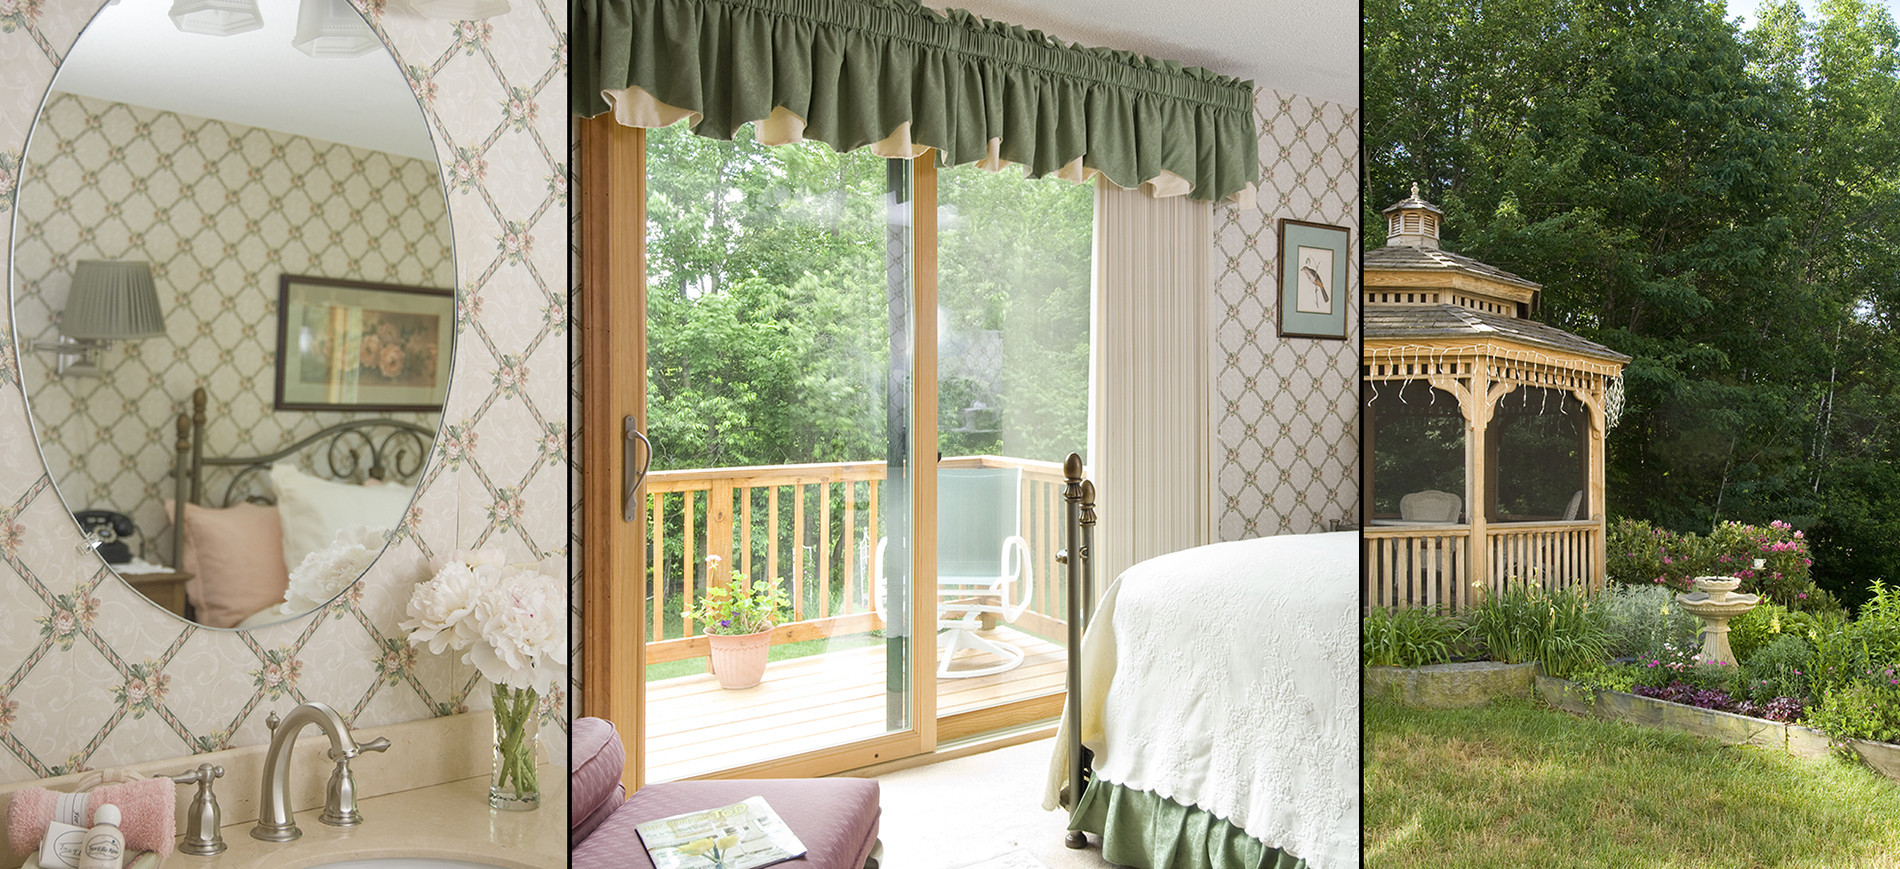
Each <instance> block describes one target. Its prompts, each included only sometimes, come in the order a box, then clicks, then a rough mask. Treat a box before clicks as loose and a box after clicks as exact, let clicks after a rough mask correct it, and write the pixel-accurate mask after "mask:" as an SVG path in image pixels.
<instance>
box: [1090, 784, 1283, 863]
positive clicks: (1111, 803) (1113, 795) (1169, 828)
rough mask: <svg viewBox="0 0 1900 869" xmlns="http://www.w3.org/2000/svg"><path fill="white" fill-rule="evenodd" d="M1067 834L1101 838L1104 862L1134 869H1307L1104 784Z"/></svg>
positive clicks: (1195, 817)
mask: <svg viewBox="0 0 1900 869" xmlns="http://www.w3.org/2000/svg"><path fill="white" fill-rule="evenodd" d="M1069 829H1071V830H1082V831H1084V832H1088V833H1094V834H1095V835H1097V836H1100V837H1101V839H1102V857H1103V858H1104V859H1107V860H1109V861H1110V862H1113V863H1116V864H1118V865H1122V866H1132V867H1135V869H1306V861H1305V860H1300V859H1298V858H1295V857H1294V856H1293V855H1291V854H1288V853H1286V852H1285V851H1282V850H1280V849H1278V848H1269V847H1267V845H1266V844H1265V843H1263V842H1261V841H1260V840H1259V839H1256V838H1254V837H1252V836H1249V835H1247V834H1246V833H1245V832H1243V831H1242V830H1241V829H1240V828H1239V827H1236V826H1234V825H1233V824H1230V823H1228V822H1226V821H1223V820H1221V819H1220V818H1217V817H1215V816H1213V815H1212V814H1210V813H1208V812H1206V811H1204V810H1201V809H1196V808H1192V807H1189V806H1184V805H1181V804H1180V803H1177V802H1175V801H1173V800H1171V799H1168V798H1166V797H1163V796H1160V795H1158V794H1153V793H1149V792H1147V791H1138V790H1132V789H1130V788H1125V787H1122V786H1121V785H1117V784H1109V783H1107V782H1104V781H1100V780H1096V781H1092V782H1089V785H1088V787H1087V788H1086V789H1085V790H1083V791H1082V801H1081V802H1080V803H1078V804H1077V805H1076V807H1075V812H1074V813H1073V814H1071V815H1070V816H1069Z"/></svg>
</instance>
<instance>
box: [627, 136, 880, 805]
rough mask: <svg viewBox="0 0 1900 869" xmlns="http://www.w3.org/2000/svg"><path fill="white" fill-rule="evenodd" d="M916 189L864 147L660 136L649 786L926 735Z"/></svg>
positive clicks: (651, 232) (650, 273) (652, 371)
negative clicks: (915, 580)
mask: <svg viewBox="0 0 1900 869" xmlns="http://www.w3.org/2000/svg"><path fill="white" fill-rule="evenodd" d="M910 191H911V179H910V164H909V163H908V162H906V161H887V160H883V159H880V158H878V157H875V156H873V155H871V154H869V153H868V152H864V151H860V152H857V153H854V154H843V155H841V154H838V153H836V152H833V151H831V150H830V149H829V148H827V147H825V146H824V145H820V144H813V143H804V144H796V145H784V146H776V147H768V146H765V145H761V144H759V143H757V142H755V141H753V139H752V133H751V130H750V128H746V129H742V130H741V131H740V132H739V134H738V135H737V136H735V137H734V139H733V140H732V141H729V142H727V141H718V140H713V139H707V138H703V137H700V136H696V135H693V134H692V133H690V132H688V131H687V130H686V129H685V128H684V127H683V126H676V127H672V128H667V129H660V130H653V131H650V132H649V133H648V138H647V191H646V192H647V227H648V228H647V236H646V256H647V259H646V286H645V288H646V318H647V322H646V335H647V340H646V374H647V377H646V432H647V436H648V437H649V439H650V440H651V442H652V444H653V461H652V470H651V472H650V473H649V474H648V475H647V477H646V481H645V492H644V496H643V498H642V504H641V513H642V517H641V520H640V521H641V522H642V531H643V534H644V544H643V546H644V547H645V554H646V562H647V569H646V576H645V577H644V579H643V593H644V595H645V597H646V602H647V605H646V617H647V623H646V625H645V627H646V667H645V670H646V672H645V674H644V675H645V680H644V689H645V691H646V725H647V731H646V755H645V757H646V771H647V779H648V780H649V781H663V780H668V779H677V778H685V777H691V776H702V775H708V774H715V773H719V772H721V771H727V770H733V769H735V768H753V767H758V766H759V765H761V764H768V763H771V762H774V761H777V760H780V759H783V758H787V757H804V756H809V755H811V754H812V753H814V752H823V751H826V750H830V749H836V748H838V747H840V746H848V745H854V744H864V743H866V742H867V741H872V740H877V739H880V738H885V737H889V736H891V735H892V734H902V733H906V732H909V731H911V730H912V728H913V708H912V699H913V698H912V685H911V673H910V664H911V656H912V654H913V653H914V649H913V648H912V647H911V645H910V631H909V630H908V629H906V627H905V626H906V625H907V622H906V618H907V617H908V614H909V612H910V607H909V606H908V602H909V601H910V599H911V594H910V587H911V583H910V575H911V570H910V552H911V549H912V546H913V540H912V536H913V535H912V533H911V529H912V527H913V521H912V513H913V511H912V494H911V493H912V485H911V483H912V479H913V477H914V475H915V474H914V468H915V463H914V454H915V449H914V444H913V439H912V427H913V426H912V422H911V420H912V417H913V408H914V405H915V396H914V394H913V393H914V376H913V357H914V353H913V345H914V343H915V342H914V336H915V312H914V303H913V280H912V272H913V268H912V256H911V252H912V245H911V223H912V221H911V220H910V217H909V214H910ZM773 596H776V599H774V600H771V601H769V602H766V601H768V598H773ZM762 602H766V603H764V604H763V605H764V606H765V607H766V608H767V609H773V608H776V609H777V610H778V612H777V617H776V618H775V619H773V620H772V621H773V622H774V625H773V626H772V627H771V629H770V631H769V632H767V633H760V632H759V631H758V629H759V628H761V627H765V625H764V623H763V622H762V620H761V619H760V618H758V617H757V614H756V613H754V612H751V611H750V609H749V608H756V607H758V606H760V605H761V603H762Z"/></svg>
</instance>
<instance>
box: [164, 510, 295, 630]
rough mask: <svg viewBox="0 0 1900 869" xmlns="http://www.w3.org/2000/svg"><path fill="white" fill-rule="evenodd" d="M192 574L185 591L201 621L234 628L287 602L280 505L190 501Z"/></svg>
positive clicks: (188, 568) (188, 565) (185, 564)
mask: <svg viewBox="0 0 1900 869" xmlns="http://www.w3.org/2000/svg"><path fill="white" fill-rule="evenodd" d="M180 562H181V564H180V566H181V567H182V568H183V569H184V570H185V572H186V573H189V574H191V575H192V578H191V579H189V580H187V581H186V582H185V597H186V598H187V599H189V600H190V601H191V606H192V608H193V609H194V610H196V611H197V617H198V622H199V623H200V624H204V625H209V626H211V627H214V628H228V627H232V626H234V625H236V624H237V623H238V622H241V621H244V619H245V617H246V616H249V615H250V614H252V613H254V612H257V611H258V610H261V609H263V608H265V607H267V606H272V605H275V604H280V603H283V602H284V589H285V588H287V587H289V585H290V571H289V570H287V569H285V567H284V529H283V525H282V523H281V522H280V521H279V520H278V518H277V508H276V507H270V506H264V505H261V504H251V503H242V504H238V505H236V506H232V507H225V508H223V509H218V508H213V507H200V506H198V505H197V504H186V505H185V556H184V558H182V559H180Z"/></svg>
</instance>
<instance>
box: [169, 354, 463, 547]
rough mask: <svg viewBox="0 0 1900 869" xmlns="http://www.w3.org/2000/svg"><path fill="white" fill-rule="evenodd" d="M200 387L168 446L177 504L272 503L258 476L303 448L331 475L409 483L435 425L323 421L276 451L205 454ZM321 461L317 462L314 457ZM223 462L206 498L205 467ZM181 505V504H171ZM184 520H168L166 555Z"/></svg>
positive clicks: (180, 537)
mask: <svg viewBox="0 0 1900 869" xmlns="http://www.w3.org/2000/svg"><path fill="white" fill-rule="evenodd" d="M205 401H206V398H205V391H204V389H203V388H202V387H201V388H198V389H195V390H192V393H191V412H190V413H180V414H179V415H178V441H177V444H176V445H175V447H174V449H175V450H176V452H177V456H176V458H175V460H174V462H173V466H172V467H173V470H172V485H173V488H174V489H175V495H174V499H175V502H176V503H177V504H180V505H183V504H187V503H189V504H199V505H203V506H211V507H229V506H231V505H232V504H234V503H237V502H238V501H240V500H242V501H251V502H256V503H266V504H268V503H273V499H272V498H271V497H268V496H266V495H265V494H264V492H265V489H264V487H263V486H261V485H260V484H259V480H261V479H262V478H264V476H265V475H267V474H269V473H270V468H271V465H273V464H275V463H277V462H280V461H283V460H284V459H287V458H290V457H292V456H295V455H299V454H305V453H308V454H309V455H310V456H311V462H312V465H313V467H314V468H315V469H317V470H318V471H319V473H320V474H322V475H323V476H326V477H328V478H329V479H333V480H342V481H345V482H350V483H362V482H364V481H366V480H372V479H374V480H387V481H391V482H398V483H412V482H414V481H415V479H416V478H417V477H418V476H419V475H420V474H421V473H422V464H423V462H424V461H426V460H427V459H428V456H429V447H430V445H431V443H432V442H433V441H434V440H435V431H434V430H432V429H429V428H426V427H424V426H421V425H418V424H416V423H413V422H407V421H404V420H399V419H352V420H345V421H343V422H339V423H336V424H334V425H329V426H325V427H324V428H322V429H320V430H318V431H317V432H315V433H313V434H310V435H308V436H306V437H304V438H301V439H299V440H298V441H296V442H295V443H292V444H290V445H289V446H286V447H284V448H283V449H280V450H277V451H276V452H273V453H269V454H266V455H258V456H206V455H205V454H204V428H205ZM319 461H320V462H321V464H318V462H319ZM208 468H227V469H233V470H230V471H229V474H228V477H227V478H226V479H224V480H223V482H222V492H220V493H218V494H219V496H218V497H214V498H212V499H210V501H209V502H207V500H206V498H205V494H206V493H205V489H206V486H205V481H204V478H205V471H206V469H208ZM176 509H177V510H178V511H181V512H182V511H183V509H184V508H183V507H182V506H180V507H178V508H176ZM184 534H185V524H184V523H183V522H180V521H176V520H174V521H173V522H172V534H171V536H172V553H173V555H172V557H173V558H179V557H180V556H181V554H182V553H183V552H184V551H185V548H184V543H185V541H184Z"/></svg>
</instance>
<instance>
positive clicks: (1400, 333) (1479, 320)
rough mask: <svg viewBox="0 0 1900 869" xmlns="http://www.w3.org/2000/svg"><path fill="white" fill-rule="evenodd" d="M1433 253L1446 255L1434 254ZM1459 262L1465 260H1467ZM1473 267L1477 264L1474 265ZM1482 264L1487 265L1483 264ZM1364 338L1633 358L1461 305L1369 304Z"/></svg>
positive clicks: (1610, 358)
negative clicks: (1504, 344) (1498, 343)
mask: <svg viewBox="0 0 1900 869" xmlns="http://www.w3.org/2000/svg"><path fill="white" fill-rule="evenodd" d="M1414 250H1416V249H1415V248H1414ZM1373 253H1374V251H1367V252H1366V265H1367V266H1368V267H1370V266H1371V265H1372V254H1373ZM1432 253H1434V254H1436V253H1443V252H1442V251H1432ZM1453 256H1455V254H1454V255H1453ZM1459 258H1460V259H1467V258H1466V257H1459ZM1472 262H1476V261H1475V260H1472ZM1479 265H1481V266H1482V265H1483V264H1482V263H1479ZM1484 267H1485V268H1490V267H1489V266H1484ZM1519 280H1522V278H1519ZM1363 334H1364V336H1365V339H1366V341H1367V342H1368V343H1370V342H1372V341H1376V340H1381V339H1383V340H1387V341H1419V340H1425V339H1431V338H1454V339H1462V340H1467V341H1485V340H1496V339H1503V340H1506V341H1511V342H1515V343H1519V344H1528V345H1530V346H1533V347H1539V348H1543V349H1546V350H1555V351H1558V352H1562V353H1572V354H1576V355H1579V356H1589V357H1592V358H1596V359H1603V360H1606V361H1610V362H1616V363H1619V364H1622V363H1627V362H1629V361H1630V357H1628V356H1625V355H1623V354H1621V353H1618V352H1616V351H1615V350H1611V349H1610V348H1608V347H1605V346H1603V345H1601V344H1598V343H1596V342H1595V341H1589V340H1585V339H1583V338H1580V337H1578V336H1576V335H1572V334H1570V333H1569V332H1565V331H1564V330H1562V329H1558V328H1555V327H1553V326H1546V325H1544V324H1542V323H1539V322H1537V321H1535V320H1526V319H1522V318H1518V317H1507V316H1503V315H1500V314H1492V313H1488V312H1485V311H1476V310H1472V309H1470V308H1466V307H1462V306H1459V305H1407V306H1403V307H1400V306H1384V305H1367V306H1366V307H1365V320H1364V332H1363ZM1367 349H1371V348H1370V347H1368V348H1367Z"/></svg>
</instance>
